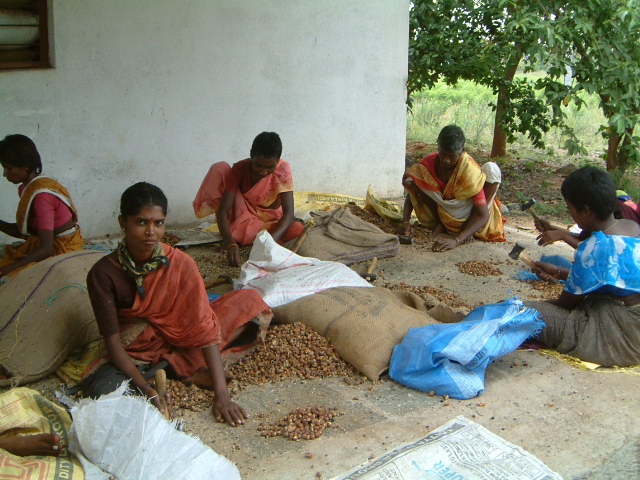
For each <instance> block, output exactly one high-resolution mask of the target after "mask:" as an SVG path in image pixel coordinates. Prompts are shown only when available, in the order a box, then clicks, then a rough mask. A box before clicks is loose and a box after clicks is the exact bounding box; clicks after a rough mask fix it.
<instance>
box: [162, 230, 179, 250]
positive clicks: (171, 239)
mask: <svg viewBox="0 0 640 480" xmlns="http://www.w3.org/2000/svg"><path fill="white" fill-rule="evenodd" d="M180 240H181V238H180V237H178V236H177V235H174V234H172V233H168V232H165V234H164V235H163V236H162V238H161V239H160V241H161V242H162V243H166V244H167V245H171V246H172V247H173V246H174V245H175V244H176V243H178V242H180Z"/></svg>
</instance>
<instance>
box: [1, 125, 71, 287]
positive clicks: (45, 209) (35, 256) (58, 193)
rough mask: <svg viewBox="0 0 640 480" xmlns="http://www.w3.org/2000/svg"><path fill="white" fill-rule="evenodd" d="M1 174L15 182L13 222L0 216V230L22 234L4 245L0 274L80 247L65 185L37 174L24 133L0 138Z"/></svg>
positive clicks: (33, 151) (36, 163)
mask: <svg viewBox="0 0 640 480" xmlns="http://www.w3.org/2000/svg"><path fill="white" fill-rule="evenodd" d="M0 164H2V169H3V175H4V177H5V178H6V179H7V180H8V181H10V182H11V183H13V184H16V185H19V187H18V194H19V195H20V202H19V203H18V210H17V212H16V223H9V222H4V221H1V220H0V231H1V232H2V233H4V234H6V235H10V236H12V237H16V238H23V239H25V241H24V242H23V243H21V244H19V245H17V246H14V245H6V246H5V247H4V252H3V254H2V258H1V259H0V278H2V277H4V276H6V275H14V274H15V273H17V272H18V271H20V270H22V269H23V268H26V267H27V266H29V265H31V264H32V263H35V262H39V261H40V260H44V259H45V258H48V257H51V256H54V255H60V254H63V253H67V252H70V251H72V250H79V249H80V248H82V241H83V239H82V234H81V233H80V227H79V226H78V225H77V223H76V222H77V220H78V214H77V212H76V208H75V206H74V205H73V202H72V200H71V196H70V195H69V192H68V191H67V189H66V188H65V187H64V186H63V185H62V184H60V183H59V182H58V181H57V180H55V179H53V178H51V177H46V176H44V175H41V172H42V162H41V160H40V154H39V153H38V150H37V148H36V146H35V144H34V143H33V141H32V140H31V139H30V138H29V137H26V136H24V135H8V136H7V137H5V138H4V140H2V141H0Z"/></svg>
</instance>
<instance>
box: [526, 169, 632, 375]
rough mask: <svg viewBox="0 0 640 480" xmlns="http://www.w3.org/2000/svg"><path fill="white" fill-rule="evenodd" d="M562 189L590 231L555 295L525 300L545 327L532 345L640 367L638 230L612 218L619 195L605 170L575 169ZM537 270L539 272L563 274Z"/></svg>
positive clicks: (544, 266)
mask: <svg viewBox="0 0 640 480" xmlns="http://www.w3.org/2000/svg"><path fill="white" fill-rule="evenodd" d="M561 191H562V196H563V197H564V199H565V202H566V203H567V208H568V209H569V213H570V214H571V217H572V218H573V219H574V220H575V222H576V223H577V224H578V226H579V227H580V228H581V229H582V230H584V231H588V232H592V233H591V235H590V236H589V238H587V239H586V240H583V241H582V242H581V243H580V244H579V245H578V247H577V249H576V253H575V259H574V263H573V266H572V268H571V270H569V271H568V274H567V276H566V284H565V288H564V290H563V291H562V293H561V294H560V296H559V297H558V298H557V299H554V300H549V301H547V302H541V301H530V302H525V304H526V305H528V306H531V307H533V308H535V309H536V310H538V312H540V314H541V315H542V320H544V322H545V324H546V326H545V327H544V329H543V330H542V332H541V333H540V335H539V336H538V337H537V339H538V340H540V341H541V342H543V343H544V344H545V345H547V346H548V347H550V348H554V349H557V350H558V351H560V352H562V353H567V354H570V355H573V356H576V357H578V358H580V359H582V360H585V361H588V362H593V363H597V364H599V365H603V366H612V365H617V366H621V367H623V366H629V365H635V364H640V225H638V224H637V223H635V222H633V221H631V220H627V219H616V218H615V217H614V211H615V208H616V203H617V200H616V189H615V186H614V183H613V180H612V179H611V177H610V176H609V175H608V174H607V172H605V171H604V170H602V169H599V168H596V167H583V168H581V169H579V170H576V171H575V172H573V173H572V174H571V175H569V176H568V177H567V178H566V179H565V181H564V182H563V184H562V188H561ZM536 265H537V267H538V268H537V270H538V271H537V272H536V273H542V274H543V275H545V274H546V275H556V274H560V276H561V277H562V276H564V275H562V272H561V271H560V270H559V269H558V267H555V266H552V265H550V264H542V263H540V262H538V263H537V264H536ZM553 268H556V269H558V270H557V272H553V271H551V270H553ZM556 276H557V275H556Z"/></svg>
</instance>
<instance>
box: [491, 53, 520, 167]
mask: <svg viewBox="0 0 640 480" xmlns="http://www.w3.org/2000/svg"><path fill="white" fill-rule="evenodd" d="M521 59H522V52H521V51H520V49H517V52H516V56H515V58H514V59H513V61H512V62H511V64H510V65H509V66H508V67H507V69H506V70H505V72H504V82H503V84H502V85H501V86H500V89H499V90H498V101H497V103H496V118H495V123H494V125H493V145H492V146H491V158H494V157H504V156H506V155H507V134H506V132H505V131H504V129H503V128H502V125H501V122H502V117H503V116H504V112H505V110H506V109H507V105H508V103H509V93H508V90H507V84H508V83H511V82H512V81H513V77H515V75H516V70H517V69H518V64H519V63H520V60H521Z"/></svg>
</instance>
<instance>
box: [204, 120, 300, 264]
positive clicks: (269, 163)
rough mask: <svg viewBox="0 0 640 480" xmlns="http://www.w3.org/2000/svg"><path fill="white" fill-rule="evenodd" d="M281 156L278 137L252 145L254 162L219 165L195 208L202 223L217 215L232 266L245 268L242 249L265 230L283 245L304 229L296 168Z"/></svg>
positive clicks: (264, 138) (263, 138)
mask: <svg viewBox="0 0 640 480" xmlns="http://www.w3.org/2000/svg"><path fill="white" fill-rule="evenodd" d="M281 154H282V142H281V141H280V137H279V136H278V134H277V133H275V132H262V133H261V134H259V135H258V136H257V137H256V138H255V139H254V140H253V144H252V145H251V151H250V158H247V159H245V160H242V161H240V162H238V163H235V164H234V165H233V167H231V166H229V164H228V163H226V162H218V163H214V164H213V165H212V166H211V168H210V169H209V172H208V173H207V176H206V177H205V178H204V180H203V181H202V185H201V186H200V189H199V190H198V194H197V195H196V199H195V200H194V202H193V209H194V211H195V213H196V216H197V217H199V218H202V217H206V216H207V215H211V214H212V213H215V214H216V221H217V223H218V228H219V229H220V234H221V235H222V242H223V246H224V248H225V251H226V252H227V259H228V260H229V264H230V265H234V266H239V265H240V255H239V252H240V248H239V245H248V244H251V243H253V241H254V240H255V238H256V235H257V234H258V233H259V232H260V231H261V230H265V229H267V230H268V231H269V233H270V234H271V236H272V237H273V238H274V240H276V241H277V242H279V243H286V242H288V241H289V240H291V239H293V238H296V237H298V236H299V235H300V234H301V233H302V231H303V230H304V225H303V224H302V222H300V221H296V219H295V218H294V209H293V179H292V176H291V169H290V168H289V163H287V162H286V161H285V160H283V159H281V158H280V155H281Z"/></svg>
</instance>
